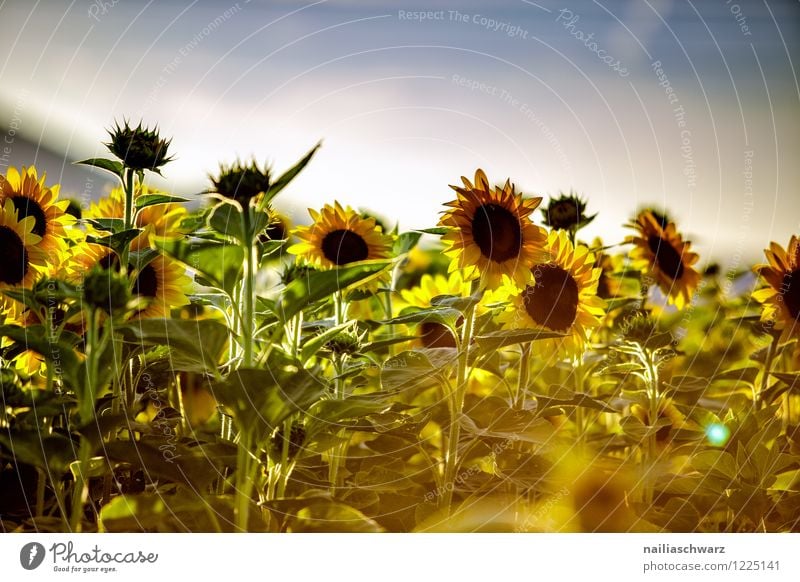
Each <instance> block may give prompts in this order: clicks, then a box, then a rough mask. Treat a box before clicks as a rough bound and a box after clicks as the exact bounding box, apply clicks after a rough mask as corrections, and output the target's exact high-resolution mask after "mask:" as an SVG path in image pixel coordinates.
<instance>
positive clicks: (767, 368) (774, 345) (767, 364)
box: [753, 332, 788, 409]
mask: <svg viewBox="0 0 800 582" xmlns="http://www.w3.org/2000/svg"><path fill="white" fill-rule="evenodd" d="M779 341H780V335H779V334H776V333H774V332H773V333H772V341H771V342H770V343H769V347H767V355H766V357H765V358H764V372H763V373H762V375H761V387H760V389H759V391H758V392H757V393H755V394H753V408H755V409H758V404H759V400H760V398H761V395H762V394H763V393H764V392H765V391H766V390H767V387H768V386H769V375H770V374H771V373H772V364H773V363H774V361H775V355H776V354H777V353H778V342H779ZM787 394H788V392H787ZM787 405H788V402H787Z"/></svg>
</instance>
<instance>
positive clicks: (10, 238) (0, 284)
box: [0, 198, 48, 289]
mask: <svg viewBox="0 0 800 582" xmlns="http://www.w3.org/2000/svg"><path fill="white" fill-rule="evenodd" d="M35 228H36V218H35V217H33V216H26V217H24V218H19V214H18V212H17V209H16V206H15V205H14V202H13V201H12V200H11V199H8V198H7V199H6V200H5V202H4V203H3V204H2V206H0V249H2V252H0V289H6V288H9V287H26V288H29V287H30V286H31V285H33V283H34V281H35V280H36V279H37V278H38V276H39V275H40V274H41V272H43V271H44V270H45V269H46V268H47V259H48V256H47V254H46V253H45V251H44V250H43V249H42V248H41V244H40V243H41V241H42V237H41V236H39V235H37V234H36V233H35V232H34V229H35Z"/></svg>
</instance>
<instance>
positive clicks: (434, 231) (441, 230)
mask: <svg viewBox="0 0 800 582" xmlns="http://www.w3.org/2000/svg"><path fill="white" fill-rule="evenodd" d="M417 232H421V233H423V234H435V235H443V234H447V233H448V232H449V229H447V228H445V227H444V226H437V227H434V228H423V229H421V230H418V231H417Z"/></svg>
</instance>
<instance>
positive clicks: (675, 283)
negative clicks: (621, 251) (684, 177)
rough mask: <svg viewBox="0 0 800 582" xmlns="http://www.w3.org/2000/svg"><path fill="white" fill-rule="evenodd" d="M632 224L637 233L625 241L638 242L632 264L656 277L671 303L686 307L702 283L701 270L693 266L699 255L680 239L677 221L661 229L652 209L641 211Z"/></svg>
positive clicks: (686, 242)
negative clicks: (676, 225) (699, 271)
mask: <svg viewBox="0 0 800 582" xmlns="http://www.w3.org/2000/svg"><path fill="white" fill-rule="evenodd" d="M631 226H632V227H633V228H635V229H636V230H637V231H638V235H636V236H633V235H632V236H629V237H627V238H626V239H625V242H627V243H633V244H634V245H636V247H635V248H634V249H633V250H632V251H631V255H630V256H631V258H632V259H633V266H634V267H635V268H637V269H640V270H642V271H643V272H645V273H647V274H648V275H650V276H651V277H653V278H654V279H655V282H656V283H658V286H659V287H660V288H661V290H662V291H663V292H664V294H665V295H666V296H667V299H668V301H669V303H671V304H673V305H675V307H677V308H678V309H683V307H684V306H686V305H688V304H689V303H690V302H691V298H692V293H693V292H694V290H695V289H696V288H697V285H698V283H699V282H700V273H698V272H697V271H696V270H694V268H692V265H694V264H695V263H696V262H697V260H698V256H697V254H695V253H693V252H691V243H690V242H689V241H684V240H683V239H682V238H681V235H680V234H679V233H678V231H677V229H676V227H675V223H674V222H669V223H667V225H666V226H665V227H664V228H662V226H661V223H660V222H659V218H658V217H656V216H655V215H654V214H653V212H652V211H651V210H644V211H642V212H641V213H640V214H639V215H638V216H637V217H636V220H635V221H634V223H633V224H632V225H631Z"/></svg>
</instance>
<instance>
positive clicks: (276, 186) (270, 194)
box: [258, 142, 322, 210]
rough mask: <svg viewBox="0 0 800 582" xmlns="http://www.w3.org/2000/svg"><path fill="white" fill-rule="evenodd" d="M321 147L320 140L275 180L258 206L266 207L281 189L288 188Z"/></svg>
mask: <svg viewBox="0 0 800 582" xmlns="http://www.w3.org/2000/svg"><path fill="white" fill-rule="evenodd" d="M320 147H322V142H319V143H318V144H317V145H315V146H314V147H313V148H311V150H309V152H308V153H307V154H306V155H305V156H303V158H302V159H301V160H300V161H299V162H297V163H296V164H295V165H294V166H292V167H291V168H289V169H288V170H286V171H285V172H284V173H283V174H281V176H280V177H279V178H278V179H277V180H275V181H274V182H273V183H272V184H271V185H270V187H269V190H268V191H267V193H266V195H265V196H264V197H263V198H262V199H261V202H260V203H259V206H258V207H259V209H260V210H263V209H264V208H266V207H267V205H268V204H269V203H270V202H272V200H273V199H274V198H275V196H277V195H278V194H279V193H280V191H281V190H283V189H284V188H286V186H288V185H289V183H290V182H291V181H292V180H294V179H295V178H296V177H297V175H298V174H299V173H300V172H302V171H303V168H305V167H306V166H307V165H308V163H309V162H310V161H311V158H313V157H314V154H316V153H317V150H318V149H319V148H320Z"/></svg>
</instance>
